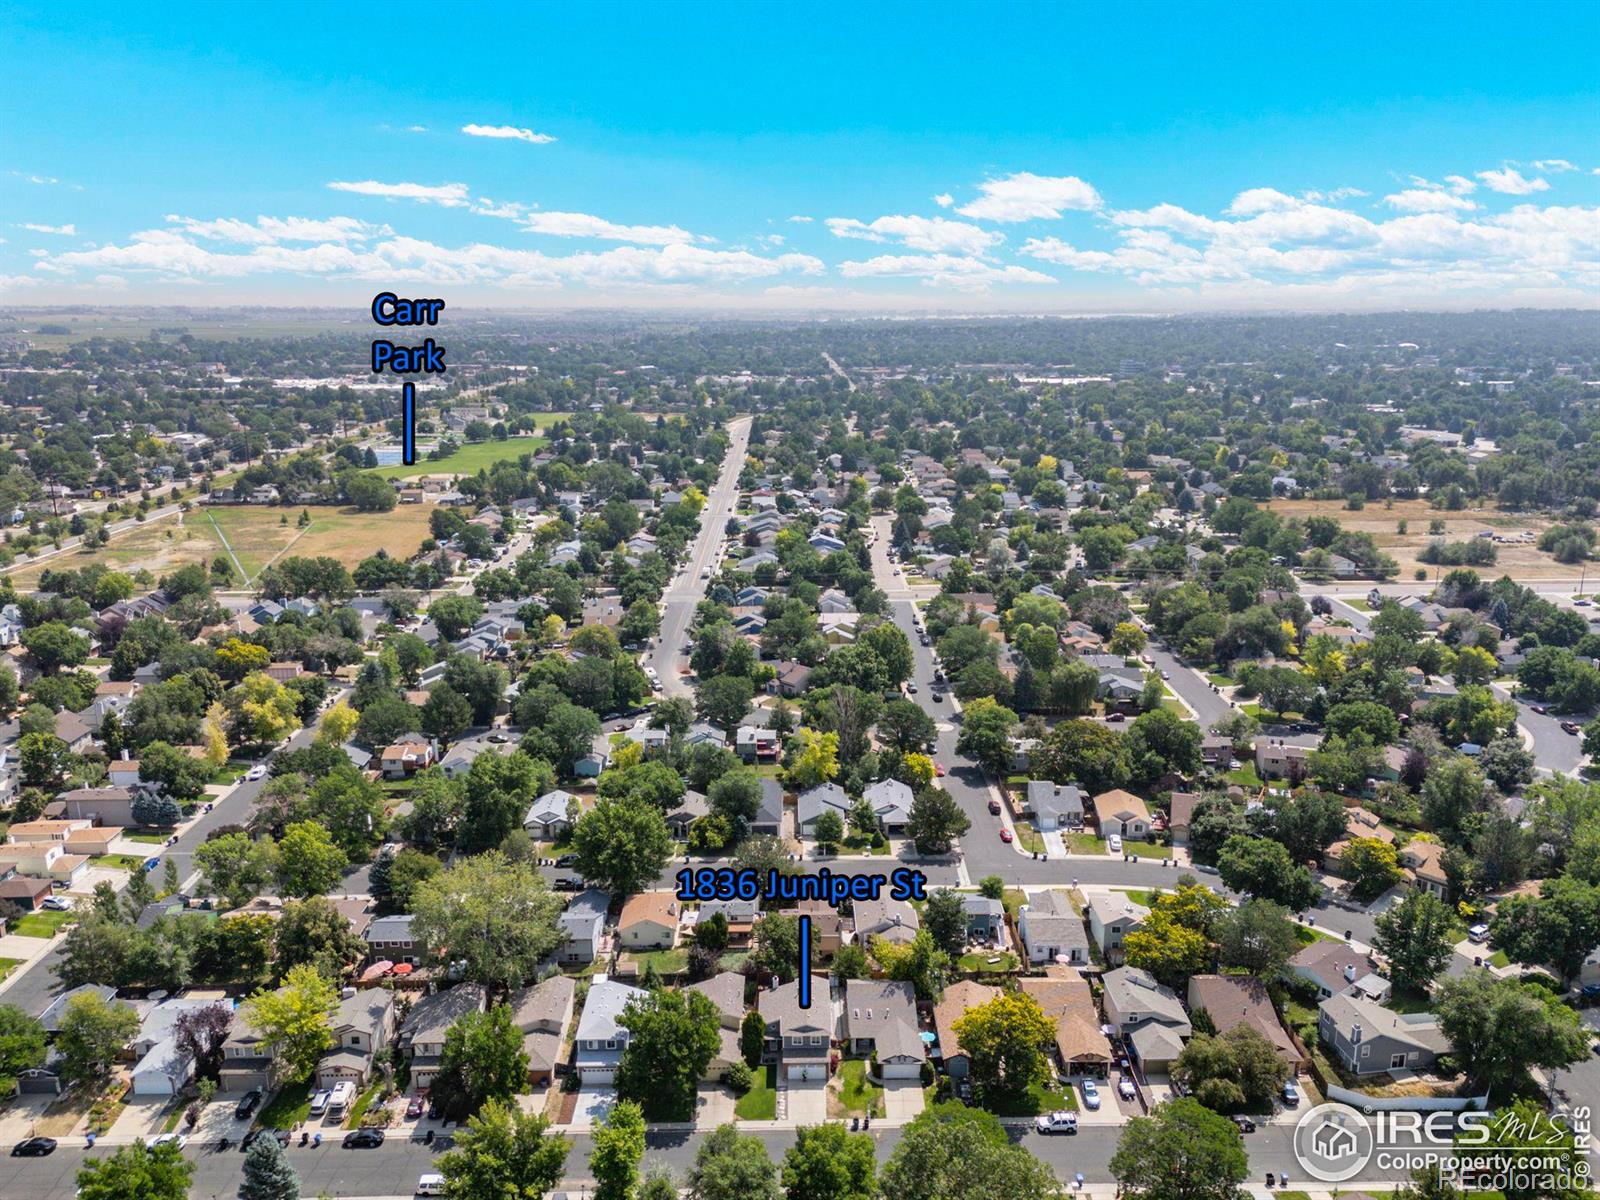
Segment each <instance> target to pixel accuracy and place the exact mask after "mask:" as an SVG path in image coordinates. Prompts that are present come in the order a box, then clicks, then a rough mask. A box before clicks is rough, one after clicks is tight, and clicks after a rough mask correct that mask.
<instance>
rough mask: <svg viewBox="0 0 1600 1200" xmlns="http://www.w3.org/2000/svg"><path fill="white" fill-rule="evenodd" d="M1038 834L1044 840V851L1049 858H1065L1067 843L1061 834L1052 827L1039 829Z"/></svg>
mask: <svg viewBox="0 0 1600 1200" xmlns="http://www.w3.org/2000/svg"><path fill="white" fill-rule="evenodd" d="M1039 836H1040V837H1041V838H1042V839H1043V840H1044V852H1045V853H1046V854H1048V855H1049V856H1050V857H1051V858H1065V857H1066V856H1067V843H1066V842H1065V841H1064V840H1063V839H1062V837H1061V834H1060V833H1059V832H1057V831H1056V830H1054V829H1051V830H1049V831H1044V830H1041V831H1040V833H1039Z"/></svg>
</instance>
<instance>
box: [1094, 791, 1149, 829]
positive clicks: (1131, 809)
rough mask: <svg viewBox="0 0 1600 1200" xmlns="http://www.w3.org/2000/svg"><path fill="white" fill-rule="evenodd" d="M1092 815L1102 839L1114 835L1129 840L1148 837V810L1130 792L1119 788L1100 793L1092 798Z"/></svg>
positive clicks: (1143, 803)
mask: <svg viewBox="0 0 1600 1200" xmlns="http://www.w3.org/2000/svg"><path fill="white" fill-rule="evenodd" d="M1094 814H1095V820H1096V821H1097V822H1098V823H1099V825H1100V836H1101V837H1103V838H1105V837H1110V836H1111V835H1112V834H1114V833H1115V834H1120V835H1121V836H1122V837H1124V838H1131V839H1137V838H1143V837H1147V836H1149V833H1150V810H1149V808H1147V807H1146V806H1145V802H1144V801H1143V800H1141V799H1139V797H1137V796H1135V795H1134V794H1133V793H1132V792H1125V791H1123V790H1122V789H1121V788H1113V789H1112V790H1111V791H1109V792H1101V793H1100V794H1099V795H1098V796H1096V797H1095V798H1094Z"/></svg>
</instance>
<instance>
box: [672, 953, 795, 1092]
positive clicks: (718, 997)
mask: <svg viewBox="0 0 1600 1200" xmlns="http://www.w3.org/2000/svg"><path fill="white" fill-rule="evenodd" d="M744 983H745V977H744V976H743V975H741V974H739V972H737V971H723V972H721V973H720V974H717V975H713V976H712V977H711V978H710V979H703V980H701V981H700V982H699V983H691V984H690V985H689V986H688V987H686V988H685V989H684V991H687V992H699V993H700V994H701V995H702V996H704V997H705V998H706V999H707V1000H709V1001H711V1003H712V1004H714V1005H715V1006H716V1009H717V1037H718V1038H719V1039H720V1044H719V1045H718V1047H717V1052H716V1053H715V1054H713V1055H712V1056H711V1063H710V1065H709V1066H707V1067H706V1078H707V1079H717V1078H720V1077H721V1076H722V1075H723V1074H725V1073H726V1072H727V1071H728V1070H729V1069H730V1068H731V1067H732V1066H733V1064H734V1063H736V1062H743V1061H744V1055H743V1053H742V1052H741V1051H740V1049H739V1027H740V1026H741V1025H742V1024H743V1023H744V1014H745V1007H744ZM813 1003H815V1000H813Z"/></svg>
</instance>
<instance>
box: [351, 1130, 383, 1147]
mask: <svg viewBox="0 0 1600 1200" xmlns="http://www.w3.org/2000/svg"><path fill="white" fill-rule="evenodd" d="M342 1144H343V1146H344V1148H345V1149H346V1150H375V1149H377V1147H379V1146H381V1145H383V1130H381V1129H352V1130H351V1131H350V1132H349V1133H347V1134H345V1135H344V1142H343V1143H342Z"/></svg>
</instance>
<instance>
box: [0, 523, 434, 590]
mask: <svg viewBox="0 0 1600 1200" xmlns="http://www.w3.org/2000/svg"><path fill="white" fill-rule="evenodd" d="M309 511H310V513H311V524H309V525H307V526H306V527H305V528H304V529H302V528H300V527H299V526H298V525H297V524H296V522H297V521H298V520H299V517H300V510H299V509H297V508H276V507H260V506H256V505H239V506H222V505H218V506H214V507H204V508H197V509H194V510H192V511H190V512H188V513H183V514H179V515H178V516H173V517H167V518H165V519H164V520H160V521H150V522H148V523H146V524H144V525H140V526H138V527H137V528H134V529H130V530H128V531H127V532H126V533H122V534H118V535H117V536H116V537H114V538H112V539H111V543H110V544H109V545H107V546H104V547H100V548H97V549H95V550H90V551H79V552H75V553H71V554H62V555H58V556H56V557H55V558H52V559H49V560H47V561H45V562H42V563H30V564H28V565H27V566H25V567H22V568H20V569H19V570H17V571H16V572H14V573H13V574H12V576H11V578H12V580H13V582H14V583H15V584H16V586H17V587H19V588H24V589H26V588H33V587H37V586H38V584H39V577H40V576H41V575H42V574H43V573H44V572H45V571H46V570H50V569H56V570H68V569H72V570H76V569H78V568H81V567H86V566H88V565H89V564H90V563H96V562H100V563H104V564H105V565H106V566H108V567H110V568H111V569H112V570H116V571H123V572H126V573H127V574H130V575H131V574H133V573H135V572H137V571H141V570H144V571H149V572H150V573H151V574H152V575H155V576H160V575H163V574H165V573H167V572H169V571H173V570H176V569H177V568H178V567H181V566H184V565H186V564H188V563H202V564H205V565H209V564H210V563H211V560H212V559H214V558H215V557H216V556H217V555H219V554H226V553H228V552H229V550H231V551H232V553H233V556H234V557H235V559H236V560H237V561H238V563H239V566H240V567H242V568H243V570H244V572H245V574H246V575H247V576H248V577H249V578H250V579H252V580H253V579H254V578H255V577H256V576H257V575H259V574H260V573H261V571H262V569H263V568H264V567H266V566H268V565H269V564H270V563H272V562H273V561H274V560H275V559H277V558H280V557H283V556H285V555H298V556H300V557H304V558H316V557H319V556H321V555H326V556H328V557H330V558H336V559H338V560H339V561H340V562H342V563H343V564H344V565H345V566H346V567H354V566H355V565H356V564H357V563H358V562H360V561H361V560H362V559H363V558H366V557H367V556H369V555H370V554H372V553H373V552H374V551H375V550H376V549H377V548H378V547H379V546H382V547H383V548H384V549H385V550H386V551H388V552H389V553H390V554H391V555H394V556H395V557H398V558H409V557H410V556H411V555H412V554H415V553H416V551H417V547H419V546H420V545H421V544H422V541H423V539H424V538H426V537H428V536H429V532H428V514H429V512H430V511H431V509H430V508H429V507H428V506H427V505H420V504H408V505H402V506H400V507H399V508H396V509H394V510H393V511H392V512H386V513H364V512H357V511H356V510H355V509H353V508H338V509H335V508H317V507H313V508H311V509H310V510H309ZM285 518H287V522H286V523H285Z"/></svg>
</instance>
